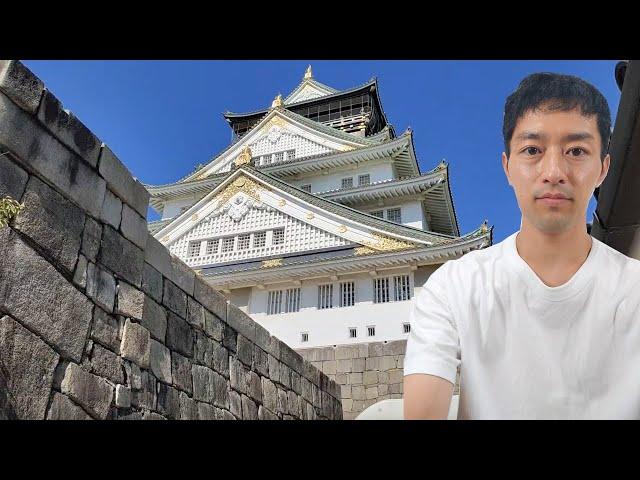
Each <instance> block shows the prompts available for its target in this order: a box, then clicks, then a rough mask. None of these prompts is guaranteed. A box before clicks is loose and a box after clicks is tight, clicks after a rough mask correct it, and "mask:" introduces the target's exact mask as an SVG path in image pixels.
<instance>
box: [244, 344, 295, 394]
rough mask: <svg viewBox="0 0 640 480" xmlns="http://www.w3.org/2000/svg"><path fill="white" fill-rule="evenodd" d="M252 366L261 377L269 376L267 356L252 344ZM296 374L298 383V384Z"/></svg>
mask: <svg viewBox="0 0 640 480" xmlns="http://www.w3.org/2000/svg"><path fill="white" fill-rule="evenodd" d="M253 368H254V369H255V371H256V372H258V373H259V374H260V375H261V376H263V377H268V376H269V356H268V354H267V352H265V351H263V350H262V349H261V348H260V347H258V345H254V346H253ZM299 379H300V376H299V375H298V385H300V380H299Z"/></svg>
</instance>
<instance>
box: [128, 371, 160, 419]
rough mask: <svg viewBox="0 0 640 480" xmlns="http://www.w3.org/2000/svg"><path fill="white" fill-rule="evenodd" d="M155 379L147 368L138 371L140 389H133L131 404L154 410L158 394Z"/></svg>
mask: <svg viewBox="0 0 640 480" xmlns="http://www.w3.org/2000/svg"><path fill="white" fill-rule="evenodd" d="M157 384H158V382H157V380H156V377H154V376H153V375H152V374H151V373H150V372H149V371H148V370H142V371H141V373H140V389H139V390H137V391H133V395H132V398H131V404H132V405H133V406H134V407H137V408H146V409H148V410H155V409H156V403H157V399H158V396H157V394H156V392H157Z"/></svg>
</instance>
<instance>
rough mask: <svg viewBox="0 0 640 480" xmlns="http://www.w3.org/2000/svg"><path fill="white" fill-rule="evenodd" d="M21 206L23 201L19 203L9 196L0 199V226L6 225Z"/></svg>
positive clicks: (18, 211) (22, 206)
mask: <svg viewBox="0 0 640 480" xmlns="http://www.w3.org/2000/svg"><path fill="white" fill-rule="evenodd" d="M23 208H24V203H19V202H17V201H15V200H14V199H13V198H11V197H4V198H3V199H2V200H0V228H2V227H6V226H7V224H8V223H9V222H10V221H11V220H12V219H13V218H14V217H16V215H18V214H19V213H20V210H22V209H23Z"/></svg>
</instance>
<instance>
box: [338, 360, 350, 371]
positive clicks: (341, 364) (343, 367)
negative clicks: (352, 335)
mask: <svg viewBox="0 0 640 480" xmlns="http://www.w3.org/2000/svg"><path fill="white" fill-rule="evenodd" d="M337 362H338V365H337V367H336V373H350V372H351V370H352V369H353V361H352V360H351V359H350V358H349V359H346V360H337Z"/></svg>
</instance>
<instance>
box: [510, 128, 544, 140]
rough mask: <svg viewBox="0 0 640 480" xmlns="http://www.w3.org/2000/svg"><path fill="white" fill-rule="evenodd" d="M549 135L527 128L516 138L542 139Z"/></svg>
mask: <svg viewBox="0 0 640 480" xmlns="http://www.w3.org/2000/svg"><path fill="white" fill-rule="evenodd" d="M546 137H547V135H546V134H544V133H538V132H532V131H529V130H525V131H524V132H522V133H520V134H518V135H516V137H515V140H541V139H543V138H546Z"/></svg>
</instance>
